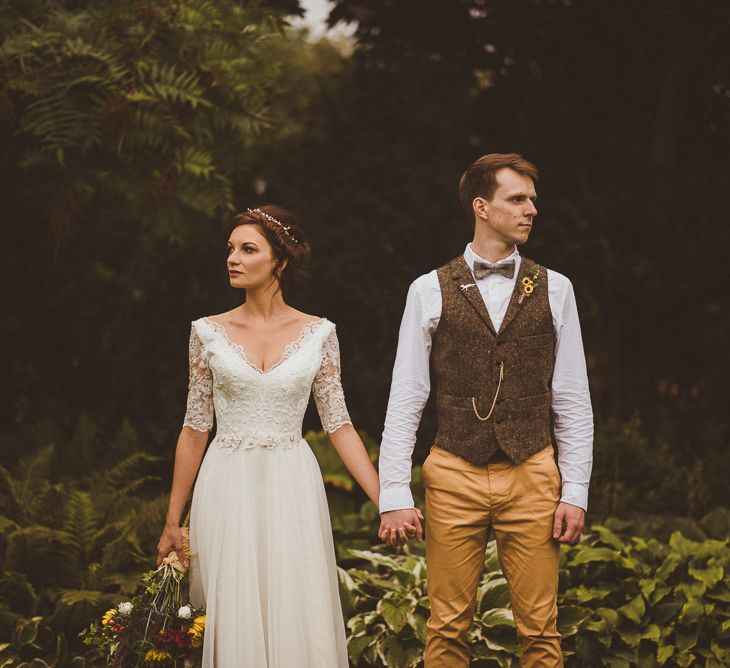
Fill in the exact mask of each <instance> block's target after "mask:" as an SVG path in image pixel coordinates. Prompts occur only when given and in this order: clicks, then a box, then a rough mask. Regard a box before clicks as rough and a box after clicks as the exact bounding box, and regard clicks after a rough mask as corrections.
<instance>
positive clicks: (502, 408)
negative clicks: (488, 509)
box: [431, 256, 555, 466]
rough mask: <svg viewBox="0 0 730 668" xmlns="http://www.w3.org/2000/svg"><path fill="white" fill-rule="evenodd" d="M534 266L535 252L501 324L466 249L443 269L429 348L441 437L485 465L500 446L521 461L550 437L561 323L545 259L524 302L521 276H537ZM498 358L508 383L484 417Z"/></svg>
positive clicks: (524, 260) (450, 448)
mask: <svg viewBox="0 0 730 668" xmlns="http://www.w3.org/2000/svg"><path fill="white" fill-rule="evenodd" d="M535 268H536V264H535V263H534V262H533V261H532V260H528V259H527V258H526V257H523V258H522V261H521V263H520V271H519V273H518V276H517V281H516V283H515V289H514V292H513V293H512V297H511V298H510V302H509V306H508V307H507V311H506V313H505V316H504V320H503V321H502V325H501V327H500V330H499V332H496V331H495V329H494V325H493V324H492V321H491V318H490V317H489V313H488V312H487V308H486V306H485V304H484V300H483V299H482V296H481V294H480V293H479V288H477V286H476V285H474V277H473V276H472V273H471V270H470V269H469V267H468V265H467V264H466V261H465V260H464V257H463V256H460V257H458V258H456V259H454V260H452V261H451V262H449V263H447V264H445V265H444V266H442V267H440V268H439V269H438V270H437V274H438V279H439V285H440V287H441V298H442V310H441V318H440V320H439V324H438V327H437V328H436V331H435V332H434V335H433V342H432V349H431V376H432V378H433V380H434V386H435V388H436V410H437V418H438V431H437V434H436V444H437V445H438V446H439V447H440V448H443V449H445V450H448V451H450V452H453V453H454V454H456V455H459V456H460V457H463V458H464V459H466V460H467V461H470V462H472V463H473V464H477V465H480V466H483V465H485V464H486V463H487V462H488V461H489V459H490V457H492V455H494V454H495V453H497V452H498V451H499V450H501V451H502V452H503V453H504V454H505V455H507V457H509V459H511V460H512V461H513V462H514V463H516V464H518V463H520V462H521V461H523V460H524V459H526V458H527V457H529V456H530V455H532V454H534V453H536V452H538V451H539V450H542V449H543V448H544V447H546V446H547V445H548V444H549V443H550V442H551V441H552V437H551V429H550V382H551V379H552V375H553V367H554V364H555V331H554V329H553V320H552V314H551V312H550V303H549V301H548V283H547V282H548V277H547V271H546V270H545V268H544V267H543V268H541V270H540V275H539V277H538V279H537V285H536V287H535V289H534V291H533V293H532V294H531V295H529V296H527V297H525V298H524V299H523V302H522V304H519V303H518V302H519V296H520V288H521V281H522V279H523V278H524V277H525V276H527V277H530V278H532V276H533V274H534V272H535ZM469 284H472V285H471V287H462V286H468V285H469ZM500 363H501V364H502V365H503V373H504V376H503V381H502V386H501V388H500V390H499V395H498V397H497V401H496V404H495V405H494V411H493V412H492V415H491V416H490V417H489V419H488V420H485V421H482V420H480V419H479V418H478V417H477V415H476V413H477V412H478V413H479V415H481V416H482V417H485V416H487V415H488V414H489V410H490V408H491V406H492V402H493V400H494V397H495V393H496V391H497V384H498V381H499V371H500ZM475 407H476V411H475V410H474V408H475Z"/></svg>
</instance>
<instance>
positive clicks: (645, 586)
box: [639, 578, 659, 600]
mask: <svg viewBox="0 0 730 668" xmlns="http://www.w3.org/2000/svg"><path fill="white" fill-rule="evenodd" d="M658 584H659V580H655V579H653V578H641V579H640V580H639V588H640V589H641V593H642V595H643V596H644V598H645V599H647V600H649V598H650V596H651V595H652V594H653V593H654V590H655V589H656V587H657V585H658Z"/></svg>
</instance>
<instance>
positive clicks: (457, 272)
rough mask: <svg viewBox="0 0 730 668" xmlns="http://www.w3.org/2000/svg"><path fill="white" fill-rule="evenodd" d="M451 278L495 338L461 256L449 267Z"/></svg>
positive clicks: (487, 316)
mask: <svg viewBox="0 0 730 668" xmlns="http://www.w3.org/2000/svg"><path fill="white" fill-rule="evenodd" d="M451 278H452V279H453V281H454V282H455V283H456V284H457V289H458V290H459V292H460V293H461V294H462V295H463V296H464V298H465V299H466V301H468V302H469V303H470V304H471V305H472V306H473V307H474V310H475V311H476V312H477V313H478V314H479V317H480V318H481V319H482V320H483V321H484V324H485V325H486V326H487V327H488V328H489V331H490V332H491V333H492V336H497V332H496V330H495V329H494V325H493V324H492V318H490V317H489V311H487V306H486V304H485V303H484V300H483V299H482V294H481V292H479V288H478V287H477V284H476V281H475V279H474V276H473V274H472V273H471V269H470V268H469V265H468V264H467V263H466V260H465V259H464V256H463V255H462V256H460V258H459V261H457V262H455V263H454V264H453V266H452V267H451ZM462 286H469V287H462ZM513 297H514V295H513Z"/></svg>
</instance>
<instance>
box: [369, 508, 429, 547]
mask: <svg viewBox="0 0 730 668" xmlns="http://www.w3.org/2000/svg"><path fill="white" fill-rule="evenodd" d="M422 519H423V515H422V514H421V511H420V510H418V508H406V509H404V510H389V511H387V512H384V513H381V514H380V529H379V530H378V538H380V539H381V540H382V541H384V542H386V543H388V544H389V545H394V546H399V545H405V544H406V543H407V542H408V539H409V538H413V537H414V536H415V538H416V539H417V540H418V542H419V543H420V542H421V541H422V540H423V527H422V526H421V520H422Z"/></svg>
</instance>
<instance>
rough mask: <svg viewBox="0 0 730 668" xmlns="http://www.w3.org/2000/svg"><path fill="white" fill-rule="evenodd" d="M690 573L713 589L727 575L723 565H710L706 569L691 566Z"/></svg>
mask: <svg viewBox="0 0 730 668" xmlns="http://www.w3.org/2000/svg"><path fill="white" fill-rule="evenodd" d="M688 573H689V574H690V575H691V576H692V577H693V578H695V579H696V580H699V581H700V582H702V583H703V584H704V585H705V586H706V587H707V588H708V589H712V588H713V587H714V586H715V585H716V584H717V583H718V582H720V581H721V580H722V578H723V577H724V575H725V571H724V570H723V568H722V566H710V567H709V568H705V569H699V568H689V569H688Z"/></svg>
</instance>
